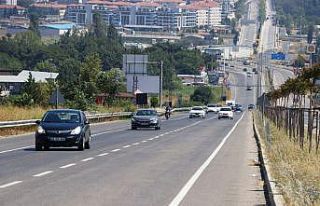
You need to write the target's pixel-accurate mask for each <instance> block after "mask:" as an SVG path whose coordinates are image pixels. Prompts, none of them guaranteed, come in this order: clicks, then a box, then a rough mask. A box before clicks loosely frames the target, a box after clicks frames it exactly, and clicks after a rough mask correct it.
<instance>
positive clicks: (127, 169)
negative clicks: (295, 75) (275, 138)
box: [0, 73, 265, 206]
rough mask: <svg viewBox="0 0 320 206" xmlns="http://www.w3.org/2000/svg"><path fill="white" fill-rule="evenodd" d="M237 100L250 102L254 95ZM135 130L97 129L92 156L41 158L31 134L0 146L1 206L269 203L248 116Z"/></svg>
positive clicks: (68, 153)
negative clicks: (265, 196) (159, 128)
mask: <svg viewBox="0 0 320 206" xmlns="http://www.w3.org/2000/svg"><path fill="white" fill-rule="evenodd" d="M244 78H245V76H244V75H243V74H236V73H235V74H234V79H235V80H236V81H237V82H243V81H244ZM237 94H238V95H237V99H238V101H239V102H241V103H242V104H244V105H246V104H248V103H251V99H252V95H253V92H247V91H245V88H243V87H240V88H237ZM129 128H130V127H129V122H128V121H119V122H116V123H111V124H110V123H108V124H99V125H94V126H93V127H92V130H93V134H94V137H93V142H92V148H91V149H90V150H85V151H76V150H74V149H54V150H51V151H40V152H38V151H35V150H34V147H33V145H32V144H33V137H32V135H25V136H20V137H14V138H6V139H0V145H1V147H0V165H1V169H0V200H1V205H2V206H12V205H15V206H19V205H23V206H28V205H46V206H50V205H79V206H80V205H93V206H94V205H139V206H143V205H148V206H150V205H159V206H163V205H171V206H175V205H204V206H206V205H244V206H248V205H263V204H265V199H264V192H263V190H262V182H261V176H260V169H259V167H257V166H256V164H255V163H256V162H257V147H256V144H255V141H254V138H253V131H252V122H251V114H250V113H249V112H244V113H243V114H238V115H235V119H234V120H218V119H217V116H216V115H215V114H210V115H208V117H207V118H206V119H188V116H187V114H179V115H175V116H174V117H173V118H172V119H169V120H168V121H165V120H163V124H162V129H161V130H160V131H155V130H148V129H146V130H138V131H132V130H129Z"/></svg>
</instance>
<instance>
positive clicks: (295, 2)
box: [275, 0, 320, 31]
mask: <svg viewBox="0 0 320 206" xmlns="http://www.w3.org/2000/svg"><path fill="white" fill-rule="evenodd" d="M275 5H276V10H277V14H278V17H279V23H280V24H281V25H284V26H286V27H287V28H288V27H298V28H302V29H303V30H304V31H305V30H306V28H307V27H308V25H316V24H320V0H275Z"/></svg>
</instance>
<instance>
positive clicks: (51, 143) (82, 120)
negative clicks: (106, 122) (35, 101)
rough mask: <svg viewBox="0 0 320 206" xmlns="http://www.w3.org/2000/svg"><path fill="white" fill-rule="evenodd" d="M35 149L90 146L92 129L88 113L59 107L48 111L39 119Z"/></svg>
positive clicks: (82, 148)
mask: <svg viewBox="0 0 320 206" xmlns="http://www.w3.org/2000/svg"><path fill="white" fill-rule="evenodd" d="M37 124H38V128H37V131H36V134H35V149H36V150H37V151H39V150H43V149H45V150H48V149H49V148H50V147H72V146H76V147H77V148H78V150H84V149H89V148H90V141H91V130H90V125H89V121H88V119H87V117H86V115H85V114H84V113H83V112H82V111H80V110H72V109H58V110H50V111H48V112H46V113H45V114H44V116H43V118H42V120H41V121H37Z"/></svg>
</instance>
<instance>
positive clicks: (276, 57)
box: [271, 52, 286, 60]
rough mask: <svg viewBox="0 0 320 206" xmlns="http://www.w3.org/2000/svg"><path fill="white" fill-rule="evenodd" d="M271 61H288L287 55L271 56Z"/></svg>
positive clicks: (276, 54)
mask: <svg viewBox="0 0 320 206" xmlns="http://www.w3.org/2000/svg"><path fill="white" fill-rule="evenodd" d="M271 59H273V60H285V59H286V55H285V54H284V53H282V52H278V53H273V54H271Z"/></svg>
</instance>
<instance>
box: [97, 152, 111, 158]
mask: <svg viewBox="0 0 320 206" xmlns="http://www.w3.org/2000/svg"><path fill="white" fill-rule="evenodd" d="M108 154H109V153H108V152H106V153H102V154H99V155H97V157H103V156H107V155H108Z"/></svg>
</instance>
